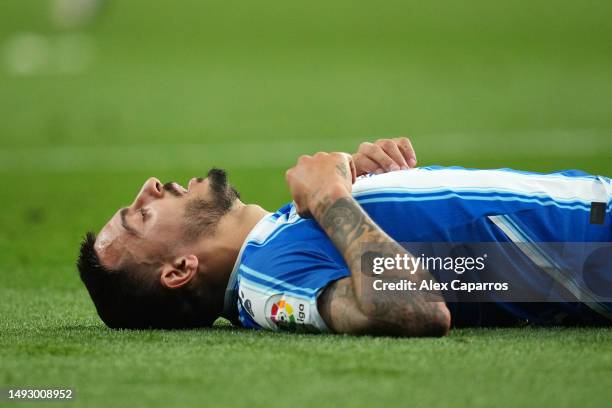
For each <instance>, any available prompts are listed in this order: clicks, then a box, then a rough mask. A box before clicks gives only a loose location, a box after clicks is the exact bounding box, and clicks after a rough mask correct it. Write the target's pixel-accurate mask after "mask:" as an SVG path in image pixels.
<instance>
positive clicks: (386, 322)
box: [313, 197, 440, 334]
mask: <svg viewBox="0 0 612 408" xmlns="http://www.w3.org/2000/svg"><path fill="white" fill-rule="evenodd" d="M313 215H314V216H315V218H316V219H317V220H318V222H319V224H320V225H321V227H322V228H323V229H324V230H325V231H326V233H327V234H328V235H329V237H330V238H331V240H332V242H333V243H334V245H335V246H336V248H337V249H338V251H340V253H341V254H342V255H343V257H344V259H345V261H346V263H347V265H348V267H349V268H350V270H351V275H352V281H353V289H354V291H355V293H354V296H355V299H357V301H358V302H359V300H360V299H361V296H360V295H361V293H360V292H362V291H363V289H362V284H363V281H364V280H365V281H367V279H368V278H369V277H371V276H372V271H367V270H362V262H361V257H362V255H363V254H362V244H364V243H384V244H385V246H386V251H385V252H387V251H389V245H392V246H395V247H394V248H392V250H393V251H395V253H402V252H403V253H406V250H405V249H404V248H403V247H402V246H401V245H399V244H397V243H396V242H395V241H393V239H391V238H390V237H389V236H388V235H387V234H385V233H384V231H382V230H381V229H380V228H379V227H378V226H377V225H376V224H375V223H374V222H373V221H372V220H371V219H370V218H369V217H368V215H367V214H366V213H365V212H364V211H363V209H362V208H361V207H360V206H359V204H358V203H357V202H356V201H355V200H354V199H352V198H351V197H343V198H339V199H337V200H335V201H333V200H331V199H330V198H328V199H324V200H321V201H320V204H319V205H318V206H317V207H316V209H315V211H314V214H313ZM380 255H383V254H382V253H381V254H380ZM383 256H384V255H383ZM387 277H389V278H405V279H410V280H416V281H420V280H423V279H433V277H432V275H431V274H430V273H429V272H428V271H426V270H420V271H418V272H417V273H416V274H414V275H409V274H407V273H406V272H405V271H395V273H389V274H387ZM430 300H431V299H430ZM360 306H361V307H362V309H366V310H367V311H368V315H370V316H371V317H373V318H374V319H375V320H376V323H377V325H376V328H377V330H379V331H380V332H383V333H393V332H394V331H397V330H406V328H408V330H409V332H411V333H412V332H414V333H415V334H418V333H420V332H423V331H425V330H427V329H428V326H429V325H430V324H431V321H432V320H433V319H435V318H436V317H439V316H435V315H436V314H437V313H440V311H439V310H437V307H436V305H435V303H433V302H431V301H428V300H427V299H425V298H424V296H423V295H421V294H419V293H416V292H414V293H410V294H406V293H401V294H400V293H393V292H388V291H387V292H380V293H378V294H377V296H375V297H370V299H369V300H368V301H366V302H365V304H364V303H363V302H362V303H361V304H360ZM432 318H433V319H432ZM398 328H399V329H398ZM410 330H412V331H410Z"/></svg>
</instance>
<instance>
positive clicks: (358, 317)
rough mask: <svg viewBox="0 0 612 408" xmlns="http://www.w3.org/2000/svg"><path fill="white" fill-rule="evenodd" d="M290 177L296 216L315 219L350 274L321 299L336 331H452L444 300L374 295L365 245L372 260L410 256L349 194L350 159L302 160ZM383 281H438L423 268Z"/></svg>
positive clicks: (393, 274) (388, 273)
mask: <svg viewBox="0 0 612 408" xmlns="http://www.w3.org/2000/svg"><path fill="white" fill-rule="evenodd" d="M349 170H351V173H352V174H353V177H352V178H351V176H350V174H349ZM286 177H287V182H288V183H289V187H290V189H291V192H292V195H293V198H294V200H295V202H296V207H297V210H298V213H300V214H301V215H306V216H312V217H314V218H315V219H316V220H317V222H318V223H319V225H320V226H321V227H322V228H323V229H324V230H325V232H326V233H327V235H328V236H329V238H330V239H331V240H332V242H333V243H334V245H335V246H336V248H337V249H338V251H339V252H340V253H341V254H342V256H343V257H344V259H345V261H346V264H347V265H348V267H349V269H350V271H351V277H350V278H345V279H341V280H339V281H337V282H334V283H333V284H331V285H330V286H329V287H328V288H326V290H325V291H324V293H323V294H322V295H321V296H320V297H319V307H320V311H321V315H322V316H323V318H324V319H325V321H326V323H328V325H329V326H330V327H331V328H332V330H334V331H335V332H338V333H353V334H375V335H396V336H439V335H444V334H446V332H448V329H449V326H450V315H449V312H448V309H447V308H446V305H445V303H444V301H443V299H442V298H441V297H439V296H437V297H436V296H435V295H432V294H431V293H430V294H427V293H423V292H421V291H410V292H408V291H380V292H375V293H374V292H373V290H372V287H371V282H372V280H373V278H372V271H371V270H363V269H362V268H364V267H366V268H367V264H366V265H362V260H361V257H362V255H363V253H362V245H363V244H374V245H375V249H374V251H376V253H375V254H374V256H395V254H400V255H401V256H403V255H404V254H408V253H407V252H406V250H405V249H404V248H403V247H402V246H401V245H399V244H398V243H396V242H395V241H394V240H393V239H392V238H391V237H389V236H388V235H387V234H386V233H385V232H384V231H383V230H382V229H381V228H380V227H379V226H378V225H376V224H375V223H374V221H372V219H371V218H370V217H369V216H368V215H367V214H366V213H365V211H363V209H362V208H361V207H360V206H359V204H358V203H357V202H356V201H355V200H354V199H353V197H352V196H351V194H350V191H351V186H352V182H353V181H354V168H353V167H352V165H351V160H350V158H349V157H348V156H347V155H344V154H342V153H331V154H327V153H317V154H316V155H315V156H313V157H310V156H302V157H301V158H300V160H299V161H298V164H297V165H296V166H295V167H294V168H292V169H290V170H289V171H288V172H287V175H286ZM408 255H409V256H410V254H408ZM384 278H385V279H406V280H410V281H413V282H416V283H418V282H420V281H422V280H425V279H427V280H433V279H434V278H433V277H432V276H431V274H430V273H429V272H427V271H426V270H424V269H420V270H417V271H416V273H414V274H410V273H409V272H408V271H405V270H393V271H386V272H385V274H384ZM368 285H369V286H368Z"/></svg>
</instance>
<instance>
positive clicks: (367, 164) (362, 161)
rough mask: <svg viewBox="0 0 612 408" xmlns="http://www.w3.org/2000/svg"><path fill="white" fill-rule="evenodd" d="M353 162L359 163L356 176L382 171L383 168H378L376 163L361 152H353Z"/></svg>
mask: <svg viewBox="0 0 612 408" xmlns="http://www.w3.org/2000/svg"><path fill="white" fill-rule="evenodd" d="M353 162H354V163H359V169H358V170H357V176H362V175H364V174H368V173H370V174H371V173H377V174H378V173H382V172H383V170H382V169H381V168H380V166H379V165H378V163H376V162H375V161H374V160H372V159H370V158H369V157H368V156H366V155H365V154H363V153H355V154H354V155H353Z"/></svg>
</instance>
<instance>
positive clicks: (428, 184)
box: [78, 138, 612, 336]
mask: <svg viewBox="0 0 612 408" xmlns="http://www.w3.org/2000/svg"><path fill="white" fill-rule="evenodd" d="M415 164H416V157H415V155H414V151H413V149H412V147H411V146H410V142H409V141H408V140H407V139H405V138H398V139H393V140H389V139H386V140H380V141H378V142H376V143H374V144H372V143H364V144H362V145H361V146H360V148H359V151H358V152H357V153H356V154H354V155H353V156H350V155H348V154H345V153H317V154H315V155H314V156H302V157H300V158H299V160H298V161H297V164H296V165H295V166H294V167H293V168H291V169H289V170H288V171H287V173H286V181H287V183H288V185H289V190H290V191H291V194H292V197H293V200H294V201H293V203H290V204H287V205H285V206H284V207H282V208H281V209H280V210H278V211H277V212H275V213H270V212H268V211H266V210H264V209H262V208H261V207H260V206H258V205H255V204H244V203H243V202H241V201H240V199H239V194H238V192H237V191H236V190H235V189H234V188H233V187H232V186H230V185H229V184H228V182H227V177H226V174H225V172H224V171H222V170H218V169H213V170H211V171H210V172H209V173H208V177H207V178H193V179H191V180H190V181H189V185H188V188H187V189H185V188H183V187H181V186H180V185H178V184H177V183H167V184H162V183H160V181H159V180H158V179H156V178H150V179H149V180H147V181H146V182H145V184H144V185H143V186H142V189H141V190H140V192H139V193H138V195H137V196H136V198H135V200H134V202H133V203H132V204H131V205H129V206H128V207H125V208H121V209H119V210H118V211H117V212H116V214H115V215H114V216H113V217H112V218H111V219H110V221H109V222H108V223H107V224H106V225H105V226H104V228H103V229H102V230H101V232H100V233H99V235H98V236H97V237H96V236H95V235H94V234H93V233H88V234H87V236H86V238H85V240H84V242H83V244H82V246H81V252H80V257H79V259H78V269H79V271H80V277H81V279H82V281H83V282H84V283H85V286H86V287H87V289H88V291H89V294H90V295H91V298H92V299H93V302H94V304H95V306H96V309H97V312H98V314H99V315H100V317H101V319H102V320H103V321H104V322H105V323H106V325H108V326H109V327H112V328H189V327H202V326H210V325H211V324H212V323H213V322H214V321H215V320H216V319H217V318H218V317H220V316H222V317H225V318H227V319H229V320H230V321H231V322H232V323H234V324H235V325H239V326H242V327H246V328H258V329H259V328H263V329H271V330H297V331H309V332H334V333H349V334H372V335H393V336H440V335H444V334H446V333H447V332H448V330H449V328H450V327H451V320H452V322H453V326H454V327H460V326H502V325H503V326H508V325H518V324H524V323H525V321H529V322H531V323H533V324H569V323H573V324H576V323H578V324H608V322H609V321H610V320H609V319H608V318H609V316H610V315H611V314H610V313H609V311H608V310H609V309H608V305H606V304H603V305H602V304H596V305H593V304H589V303H588V302H583V303H569V302H554V303H544V302H542V303H516V304H512V303H506V302H483V303H470V304H461V305H457V304H451V303H450V302H449V303H448V305H447V303H446V302H445V300H444V298H443V297H441V296H440V293H439V292H438V293H436V292H435V291H433V292H427V291H381V292H379V293H374V294H373V293H372V290H371V288H370V289H368V288H367V287H365V286H364V285H366V284H365V283H364V282H367V279H364V277H367V276H372V272H373V271H372V270H362V268H365V269H368V268H370V267H368V266H367V265H368V263H367V262H364V263H363V264H362V259H361V258H362V255H363V254H362V244H366V243H378V244H385V251H387V252H389V253H393V254H395V255H400V256H408V257H412V256H413V254H411V253H409V252H408V251H406V249H404V247H402V246H401V245H399V244H398V243H400V242H489V243H491V242H493V243H495V242H512V241H513V237H514V236H515V235H516V234H517V230H516V228H518V229H519V230H518V231H519V232H521V233H524V234H526V235H524V236H523V237H525V236H527V237H528V238H529V239H530V240H532V241H535V242H551V241H558V242H610V241H611V240H612V226H611V221H610V218H611V217H610V215H609V212H610V198H611V197H612V185H611V184H610V180H609V179H607V178H604V177H598V176H589V175H587V174H585V173H582V172H578V171H568V172H560V173H553V174H536V173H528V172H518V171H512V170H508V169H504V170H467V169H463V168H457V167H453V168H443V167H426V168H412V167H414V166H415ZM409 168H410V169H409ZM382 173H384V174H382ZM359 176H363V177H359ZM357 177H358V178H357ZM592 203H593V204H592ZM595 204H597V206H596V205H595ZM512 226H514V227H516V228H515V229H512V228H514V227H512ZM370 269H371V268H370ZM517 276H519V279H523V278H522V277H521V275H520V271H519V272H517ZM385 277H387V278H390V279H405V280H406V281H410V282H414V283H415V284H418V283H422V282H424V281H429V282H433V281H434V280H435V279H436V278H437V277H436V276H432V273H430V272H429V271H428V270H425V269H423V268H422V267H421V268H417V269H416V270H414V271H411V272H408V271H406V270H403V269H401V268H397V269H393V270H390V271H387V272H385ZM604 279H608V280H607V281H606V282H607V285H610V279H612V277H611V276H610V275H608V276H607V277H604ZM523 283H524V284H525V285H532V286H534V288H531V289H533V290H534V291H537V290H539V288H538V287H537V282H535V283H533V282H531V281H529V276H527V277H526V278H525V282H523ZM548 289H550V288H544V289H542V290H548ZM595 303H596V302H595ZM595 306H596V307H595ZM449 309H450V310H449Z"/></svg>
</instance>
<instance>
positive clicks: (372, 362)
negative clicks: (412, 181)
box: [0, 0, 612, 407]
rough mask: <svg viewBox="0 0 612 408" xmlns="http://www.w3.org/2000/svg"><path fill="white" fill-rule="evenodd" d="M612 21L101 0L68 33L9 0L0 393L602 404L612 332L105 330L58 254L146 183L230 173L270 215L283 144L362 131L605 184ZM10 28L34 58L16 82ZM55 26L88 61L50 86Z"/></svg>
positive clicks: (360, 7) (480, 11)
mask: <svg viewBox="0 0 612 408" xmlns="http://www.w3.org/2000/svg"><path fill="white" fill-rule="evenodd" d="M610 15H612V6H611V3H610V2H604V1H591V0H587V1H581V2H575V1H566V0H561V1H558V2H550V1H547V0H535V1H519V0H512V1H508V2H503V4H502V3H500V2H491V1H484V0H476V1H472V2H457V1H451V0H435V1H432V2H417V1H414V2H404V1H388V2H355V1H348V0H338V1H331V2H330V1H322V0H314V1H309V2H276V1H270V0H267V1H258V2H245V1H234V0H224V1H221V0H215V1H196V0H189V1H187V0H185V1H180V2H171V1H165V0H164V1H158V2H151V1H145V0H129V1H118V0H117V1H113V0H109V1H107V3H106V7H105V8H104V9H103V10H102V12H101V14H100V16H99V17H98V18H97V19H96V20H94V21H93V22H92V23H91V24H90V25H88V26H84V27H75V28H71V29H67V28H58V27H57V26H55V25H53V24H52V22H51V20H50V18H49V9H48V7H47V3H46V2H43V1H39V0H30V1H25V0H2V1H1V2H0V57H1V58H0V63H1V64H2V65H0V176H1V177H2V181H3V186H2V188H1V189H0V205H1V206H0V387H8V386H18V387H43V388H46V387H51V386H55V387H71V388H74V389H75V390H76V400H75V402H74V403H67V404H66V406H91V407H98V406H99V407H108V406H113V407H134V406H141V405H142V406H145V405H146V406H153V407H168V406H181V407H192V406H193V407H196V406H198V407H207V406H223V407H225V406H227V407H241V406H244V407H253V406H286V407H288V406H331V405H337V404H338V403H339V402H341V403H342V405H346V406H355V407H371V406H387V405H388V406H425V407H464V406H465V407H468V406H469V407H491V406H497V407H506V406H508V407H510V406H550V407H576V406H580V407H598V406H599V407H603V406H609V405H610V400H612V330H611V329H563V328H549V329H535V328H519V329H496V330H491V329H487V330H484V329H483V330H456V331H453V332H452V333H451V334H450V335H449V336H448V337H446V338H443V339H392V338H371V337H361V338H353V337H346V336H328V335H320V336H318V335H288V334H274V333H263V332H250V331H244V330H239V329H235V328H231V327H230V326H228V324H227V322H223V321H219V322H218V323H217V325H216V326H215V327H214V329H212V330H193V331H178V332H166V331H147V332H139V331H111V330H108V329H107V328H105V327H104V326H103V325H102V323H101V322H100V321H99V319H98V318H97V316H96V314H95V311H94V309H93V306H92V304H91V303H90V301H89V299H88V297H87V294H86V292H85V290H84V288H82V287H81V284H80V282H79V280H78V277H77V273H76V270H75V267H74V261H75V257H76V254H77V248H78V243H79V241H80V239H81V237H82V235H83V233H84V232H85V231H86V230H87V229H94V230H98V229H99V228H100V227H101V226H102V225H103V223H104V222H105V221H106V219H107V218H108V217H110V215H111V214H112V213H113V212H114V210H115V209H116V208H117V207H118V206H120V205H124V204H127V203H129V201H130V200H131V198H132V197H133V196H134V195H135V194H136V192H137V191H138V189H139V186H140V184H141V183H142V182H143V181H144V180H145V178H146V177H148V176H151V175H156V176H158V177H160V178H161V179H162V180H163V181H169V180H177V181H179V182H185V181H186V180H187V179H188V178H190V177H192V176H196V175H198V176H199V175H202V174H204V173H205V171H207V170H208V168H210V167H211V166H213V165H216V166H223V167H226V168H227V169H228V170H229V172H230V178H231V181H232V182H233V183H234V184H235V185H236V186H237V187H238V189H239V190H240V191H241V193H242V195H243V197H244V199H245V200H246V201H251V202H252V201H255V202H259V203H261V204H262V205H263V206H264V207H266V208H267V209H269V210H275V209H276V208H278V207H280V205H282V204H283V203H284V202H286V201H288V200H289V194H288V192H287V189H286V187H285V183H284V179H283V176H284V171H285V169H286V168H287V167H288V166H290V165H291V164H292V163H293V162H294V161H295V159H296V158H297V156H298V155H300V154H303V153H314V152H316V151H317V150H347V151H352V150H354V149H356V147H357V145H358V144H359V142H360V141H363V140H368V139H370V140H371V139H374V138H377V137H385V136H394V135H409V136H411V138H412V140H413V142H414V145H415V147H416V149H417V155H418V158H419V161H420V164H421V165H427V164H443V165H453V164H457V165H463V166H471V167H516V168H521V169H526V170H535V171H549V170H558V169H564V168H581V169H584V170H586V171H589V172H592V173H596V174H603V175H607V176H612V137H611V136H612V103H611V102H610V95H612V74H611V73H612V46H611V44H612V41H610V39H611V38H612V24H610V17H609V16H610ZM24 35H25V36H26V37H27V36H30V37H28V38H32V37H31V35H35V36H38V37H36V38H39V39H40V38H41V37H40V36H42V38H43V41H42V45H40V44H41V42H40V41H39V42H38V43H37V44H38V46H40V47H43V49H42V51H41V50H40V49H39V50H38V51H37V52H42V53H43V54H44V55H46V57H45V58H46V59H45V60H44V61H43V63H41V64H43V65H42V68H40V69H39V71H38V72H35V73H32V74H29V75H18V74H16V73H15V72H14V70H15V68H14V66H13V65H14V64H13V62H14V61H13V60H12V58H13V59H14V58H26V59H27V58H28V56H27V55H26V56H25V57H24V56H23V55H22V56H19V55H17V56H15V55H13V54H11V51H10V50H11V49H12V48H11V47H12V45H11V44H13V45H14V44H15V39H16V38H22V37H20V36H24ZM70 35H78V36H80V37H78V38H81V39H83V38H85V39H86V42H85V43H86V44H87V47H89V48H88V50H89V51H88V52H89V53H90V57H91V59H90V62H89V65H87V66H86V67H85V68H84V70H82V71H79V72H76V73H71V74H66V73H63V74H62V73H58V72H57V66H56V65H57V64H58V61H60V57H61V55H60V54H61V52H60V51H61V49H60V51H58V49H59V48H61V47H58V46H57V44H63V43H62V42H61V41H62V38H66V37H65V36H70ZM35 51H36V50H35ZM58 53H59V54H58ZM58 55H60V56H58ZM11 61H13V62H11ZM45 61H46V62H45ZM11 64H13V65H11ZM45 64H46V65H45ZM54 64H55V65H54ZM334 402H336V404H334ZM0 404H6V406H17V405H16V404H10V403H6V402H1V401H0ZM60 405H62V404H53V406H60ZM18 406H28V404H19V405H18ZM32 406H39V405H38V403H35V404H32Z"/></svg>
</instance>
